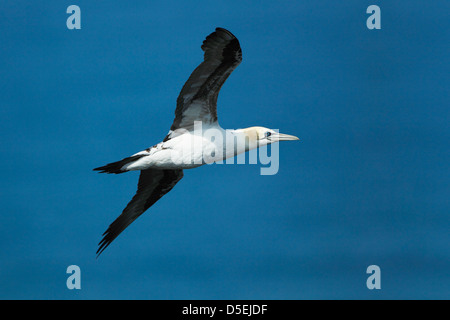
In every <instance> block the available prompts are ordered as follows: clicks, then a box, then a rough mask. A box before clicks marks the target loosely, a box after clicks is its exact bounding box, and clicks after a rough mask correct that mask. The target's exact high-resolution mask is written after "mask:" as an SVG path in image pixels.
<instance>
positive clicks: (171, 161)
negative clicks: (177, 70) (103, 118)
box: [93, 28, 298, 257]
mask: <svg viewBox="0 0 450 320" xmlns="http://www.w3.org/2000/svg"><path fill="white" fill-rule="evenodd" d="M201 49H202V50H203V51H204V60H203V62H202V63H201V64H200V65H199V66H198V67H197V68H196V69H195V70H194V71H193V72H192V74H191V75H190V77H189V79H188V80H187V82H186V83H185V84H184V86H183V88H182V89H181V92H180V94H179V96H178V98H177V106H176V109H175V119H174V121H173V123H172V126H171V127H170V131H169V133H168V134H167V135H166V137H165V138H164V139H163V141H162V142H160V143H158V144H155V145H153V146H152V147H150V148H148V149H145V150H143V151H140V152H138V153H136V154H133V155H132V156H130V157H127V158H124V159H122V160H120V161H117V162H113V163H110V164H107V165H105V166H102V167H98V168H95V169H93V170H96V171H99V172H100V173H114V174H120V173H124V172H128V171H132V170H140V171H141V173H140V176H139V182H138V187H137V192H136V194H135V195H134V197H133V198H132V199H131V201H130V202H129V203H128V205H127V206H126V208H125V209H124V210H123V212H122V214H121V215H120V216H119V217H118V218H117V219H116V220H115V221H114V222H112V223H111V224H110V226H109V227H108V229H107V230H106V231H105V232H104V233H103V238H102V240H101V241H100V243H99V244H98V245H99V247H98V250H97V257H98V256H99V255H100V254H101V253H102V252H103V251H104V250H105V249H106V248H107V247H108V246H109V245H110V244H111V242H112V241H113V240H114V239H115V238H117V236H118V235H119V234H120V233H121V232H122V231H123V230H125V228H127V227H128V226H129V225H130V224H131V223H132V222H133V221H134V220H136V219H137V218H138V217H139V216H140V215H141V214H143V213H144V212H145V211H146V210H147V209H148V208H150V207H151V206H152V205H153V204H155V202H156V201H158V200H159V199H160V198H161V197H162V196H164V195H165V194H166V193H168V192H169V191H170V190H172V188H173V187H174V186H175V184H177V183H178V181H180V180H181V178H183V170H184V169H192V168H196V167H199V166H201V165H204V164H206V163H213V162H217V161H221V160H224V159H227V158H230V157H234V156H236V155H237V154H240V153H243V152H246V151H248V150H252V149H255V148H258V147H261V146H265V145H268V144H271V143H274V142H278V141H283V140H298V138H297V137H295V136H292V135H287V134H282V133H278V132H277V131H276V130H272V129H268V128H264V127H250V128H245V129H237V130H230V129H228V130H224V129H222V128H221V127H220V125H219V122H218V119H217V97H218V95H219V91H220V88H221V87H222V85H223V84H224V82H225V80H226V79H227V78H228V76H229V75H230V74H231V73H232V72H233V70H234V69H235V68H236V67H237V66H238V65H239V64H240V63H241V61H242V50H241V47H240V45H239V41H238V39H237V38H236V37H235V36H234V35H233V34H232V33H231V32H229V31H228V30H225V29H223V28H216V29H215V31H214V32H213V33H211V34H210V35H209V36H207V37H206V39H205V40H204V41H203V44H202V46H201ZM211 132H213V133H214V134H213V136H214V137H215V138H211ZM217 137H220V138H217Z"/></svg>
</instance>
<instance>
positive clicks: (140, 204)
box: [97, 169, 183, 257]
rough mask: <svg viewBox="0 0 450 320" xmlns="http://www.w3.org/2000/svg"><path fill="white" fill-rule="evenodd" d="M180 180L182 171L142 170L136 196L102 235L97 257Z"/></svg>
mask: <svg viewBox="0 0 450 320" xmlns="http://www.w3.org/2000/svg"><path fill="white" fill-rule="evenodd" d="M181 178H183V170H156V169H147V170H142V171H141V175H140V176H139V182H138V190H137V192H136V195H135V196H134V197H133V199H131V201H130V202H129V203H128V205H127V206H126V208H125V209H124V210H123V212H122V214H121V215H120V216H119V217H118V218H117V219H116V220H114V222H113V223H111V224H110V226H109V227H108V229H107V230H106V231H105V233H103V239H102V240H101V241H100V243H99V244H98V245H99V247H98V250H97V257H98V256H99V255H100V254H101V253H102V252H103V251H104V250H105V249H106V248H107V247H108V246H109V245H110V244H111V242H112V241H113V240H114V239H115V238H117V236H118V235H119V234H120V233H121V232H122V231H123V230H125V229H126V228H127V227H128V226H129V225H130V224H131V223H132V222H133V221H134V220H136V219H137V218H138V217H139V216H140V215H141V214H143V213H144V212H145V211H146V210H147V209H148V208H150V207H151V206H152V205H153V204H154V203H155V202H156V201H158V200H159V199H160V198H161V197H162V196H164V195H165V194H166V193H167V192H169V191H170V190H172V188H173V187H174V186H175V185H176V184H177V182H178V181H180V180H181Z"/></svg>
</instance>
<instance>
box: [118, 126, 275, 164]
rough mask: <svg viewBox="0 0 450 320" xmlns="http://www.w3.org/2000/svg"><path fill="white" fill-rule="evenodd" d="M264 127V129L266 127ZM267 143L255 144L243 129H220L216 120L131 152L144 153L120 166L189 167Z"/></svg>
mask: <svg viewBox="0 0 450 320" xmlns="http://www.w3.org/2000/svg"><path fill="white" fill-rule="evenodd" d="M266 130H267V129H266ZM266 144H267V140H264V141H261V142H259V143H257V141H256V140H255V139H253V138H252V136H251V135H249V132H248V130H247V129H238V130H233V129H227V130H225V129H223V128H221V127H220V126H219V124H218V123H217V122H216V123H214V124H212V125H207V126H202V128H201V130H193V131H186V132H184V133H183V134H181V135H177V136H176V137H174V138H172V139H170V140H168V141H165V142H164V141H163V142H160V143H158V144H156V145H154V146H153V147H151V148H149V149H146V150H143V151H140V152H138V153H136V154H134V155H133V156H135V155H144V156H143V157H142V158H140V159H138V160H137V161H135V162H132V163H129V164H126V165H124V166H123V167H122V170H123V171H131V170H146V169H150V168H156V169H192V168H197V167H199V166H201V165H204V164H210V163H214V162H218V161H223V160H226V159H228V158H231V157H234V156H236V155H238V154H241V153H244V152H246V151H248V150H251V149H255V148H257V147H261V146H264V145H266Z"/></svg>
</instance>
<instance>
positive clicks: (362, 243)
mask: <svg viewBox="0 0 450 320" xmlns="http://www.w3.org/2000/svg"><path fill="white" fill-rule="evenodd" d="M71 4H76V5H78V6H79V7H80V8H81V30H68V29H67V27H66V20H67V18H68V17H69V14H67V13H66V9H67V7H68V6H69V5H71ZM371 4H376V5H378V6H379V7H380V8H381V29H380V30H369V29H368V28H367V27H366V20H367V18H368V17H369V14H367V13H366V9H367V7H368V6H369V5H371ZM0 7H1V10H0V30H1V32H0V44H1V49H0V70H1V75H0V107H1V108H0V112H1V113H0V119H1V120H0V121H1V126H0V132H1V148H0V150H1V157H0V168H1V169H2V170H1V180H0V181H1V185H0V188H1V202H0V205H1V214H0V298H1V299H449V298H450V272H449V270H450V234H449V230H450V228H449V227H450V219H449V212H450V183H449V182H450V166H449V163H450V152H449V141H450V128H449V106H450V90H449V83H450V81H449V80H450V79H449V75H450V70H449V69H450V60H449V57H450V41H449V40H450V31H449V30H450V20H449V18H448V17H449V12H450V3H449V2H448V1H440V0H437V1H407V2H406V1H402V2H400V1H381V0H377V1H375V2H373V1H361V0H358V1H357V0H351V1H331V0H330V1H323V0H321V1H282V2H278V1H267V0H263V1H234V0H233V1H195V2H194V1H133V2H130V1H112V0H111V1H86V0H77V1H76V2H69V1H65V0H64V1H31V2H30V1H23V0H18V1H3V2H2V3H1V5H0ZM215 27H224V28H227V29H229V30H230V31H231V32H233V33H234V34H235V35H236V36H237V37H238V39H239V41H240V43H241V47H242V50H243V62H242V64H241V65H240V66H239V67H238V68H237V69H236V70H235V71H234V72H233V74H232V75H231V76H230V78H229V79H228V80H227V82H226V83H225V85H224V86H223V88H222V91H221V93H220V96H219V101H218V105H219V107H218V114H219V120H220V124H221V125H222V126H223V127H224V128H243V127H249V126H254V125H261V126H266V127H271V128H275V129H279V130H280V132H285V133H289V134H294V135H297V136H299V137H300V139H301V141H300V142H285V143H281V144H280V146H279V152H280V164H279V166H280V167H279V172H278V173H277V174H276V175H271V176H262V175H260V168H261V165H260V164H259V165H255V164H252V165H251V164H240V165H238V164H236V165H209V166H204V167H201V168H197V169H193V170H187V171H185V177H184V179H183V180H182V181H181V182H180V183H179V184H178V185H177V186H176V187H175V188H174V189H173V190H172V191H171V192H170V193H168V194H167V195H166V196H165V197H163V198H162V199H161V200H160V201H159V202H158V203H157V204H156V205H155V206H153V207H152V208H151V209H150V210H149V211H148V212H147V213H146V214H144V215H142V216H141V217H140V218H139V219H138V220H137V221H136V222H134V223H133V224H132V225H131V226H130V227H129V228H127V229H126V230H125V231H124V232H123V233H122V234H121V235H120V236H119V237H118V238H117V239H116V240H115V241H114V242H113V244H112V245H111V246H110V247H108V249H107V250H106V251H105V252H104V253H103V254H102V255H101V256H100V258H98V259H96V255H95V252H96V249H97V243H98V242H99V241H100V240H101V235H102V233H103V232H104V231H105V230H106V228H107V226H108V225H109V224H110V223H111V222H112V221H113V220H114V219H115V218H116V217H117V216H118V215H119V214H120V213H121V211H122V209H123V208H124V207H125V205H126V204H127V202H128V201H129V200H130V199H131V197H132V196H133V195H134V192H135V190H136V184H137V179H138V173H137V172H132V173H127V174H123V175H102V174H97V173H95V172H93V171H92V168H94V167H98V166H101V165H104V164H106V163H109V162H112V161H116V160H120V159H122V158H124V157H126V156H129V155H131V154H133V153H135V152H138V151H140V150H143V149H145V148H147V147H149V146H151V145H153V144H155V143H157V142H159V141H161V140H162V139H163V138H164V136H165V134H166V133H167V131H168V130H169V127H170V125H171V123H172V120H173V117H174V110H175V102H176V97H177V96H178V93H179V91H180V89H181V87H182V86H183V84H184V82H185V81H186V80H187V78H188V76H189V75H190V73H191V72H192V70H193V69H194V68H195V67H196V66H197V65H198V64H199V63H200V62H201V61H202V57H203V55H202V51H201V49H200V45H201V43H202V41H203V40H204V38H205V37H206V36H207V35H208V34H209V33H211V32H212V31H214V28H215ZM69 265H78V266H79V267H80V268H81V290H69V289H68V288H67V287H66V279H67V277H68V276H69V274H67V273H66V269H67V267H68V266H69ZM370 265H378V266H379V267H380V270H381V289H380V290H369V289H368V288H367V287H366V280H367V277H368V276H369V275H368V274H367V273H366V269H367V267H368V266H370Z"/></svg>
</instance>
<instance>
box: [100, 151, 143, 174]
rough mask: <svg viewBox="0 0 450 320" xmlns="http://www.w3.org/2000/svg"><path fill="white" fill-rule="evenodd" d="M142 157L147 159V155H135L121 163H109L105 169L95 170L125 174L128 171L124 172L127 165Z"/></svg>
mask: <svg viewBox="0 0 450 320" xmlns="http://www.w3.org/2000/svg"><path fill="white" fill-rule="evenodd" d="M142 157H145V154H137V155H134V156H131V157H127V158H124V159H122V160H120V161H116V162H112V163H108V164H107V165H105V166H103V167H98V168H95V169H93V170H94V171H100V173H115V174H119V173H124V172H127V170H122V168H123V167H124V166H125V165H127V164H129V163H131V162H134V161H136V160H138V159H140V158H142Z"/></svg>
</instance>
